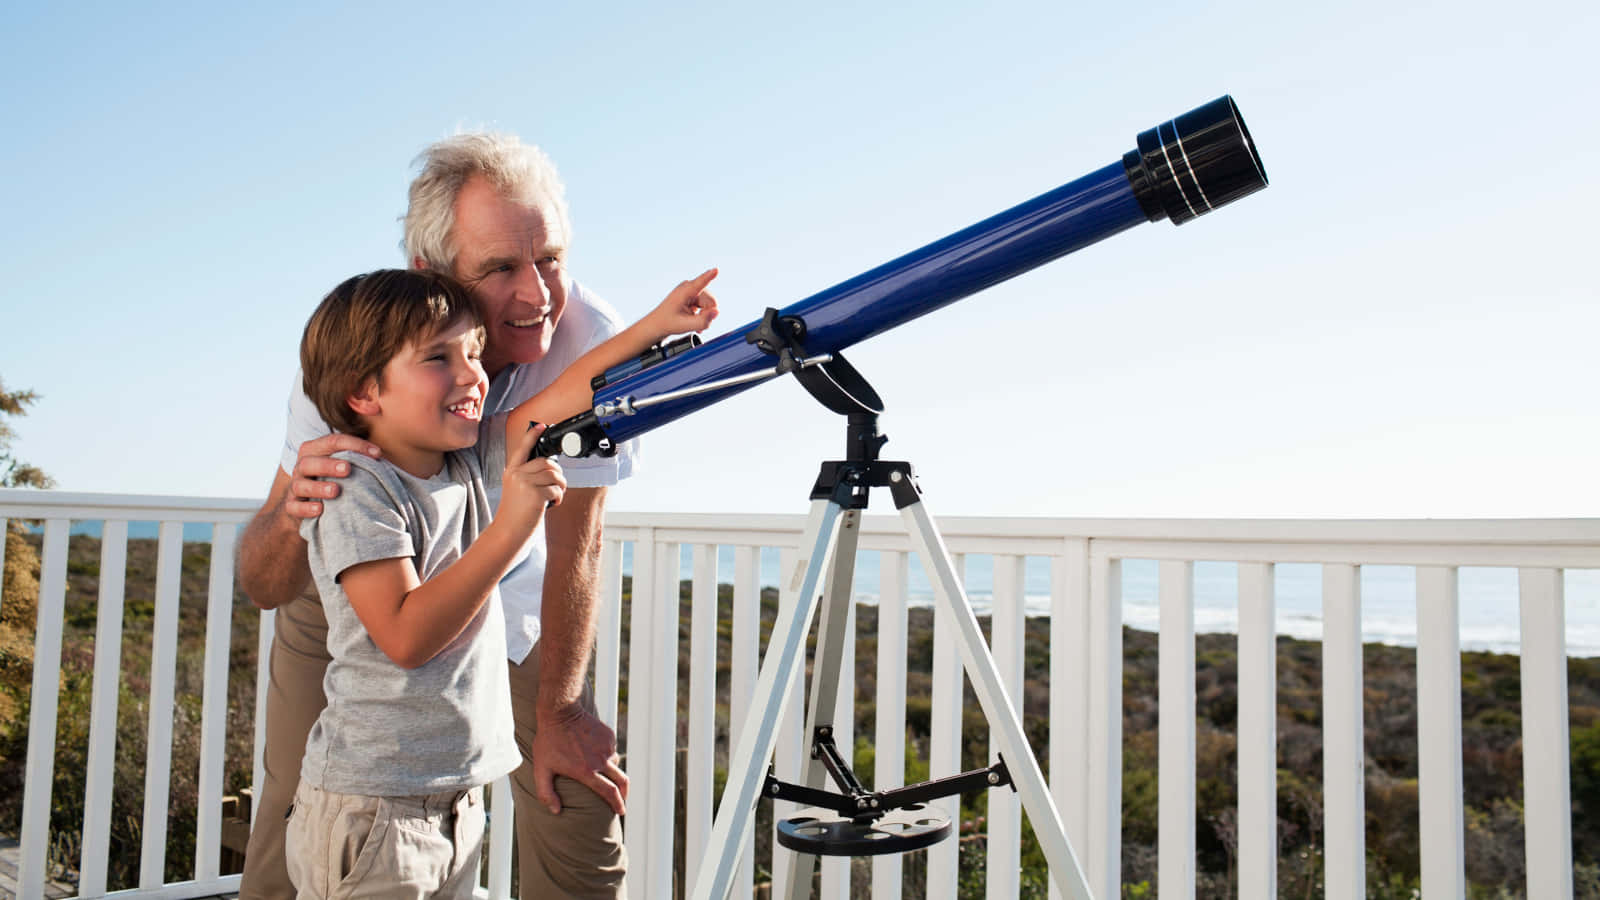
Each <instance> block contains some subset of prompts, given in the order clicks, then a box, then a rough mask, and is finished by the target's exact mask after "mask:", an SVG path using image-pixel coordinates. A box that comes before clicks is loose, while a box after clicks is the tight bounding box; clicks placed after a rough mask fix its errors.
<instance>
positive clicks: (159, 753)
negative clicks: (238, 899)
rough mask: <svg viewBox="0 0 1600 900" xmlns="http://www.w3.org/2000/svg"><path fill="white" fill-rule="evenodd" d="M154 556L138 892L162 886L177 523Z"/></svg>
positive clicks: (165, 528) (164, 529)
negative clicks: (147, 714)
mask: <svg viewBox="0 0 1600 900" xmlns="http://www.w3.org/2000/svg"><path fill="white" fill-rule="evenodd" d="M160 533H161V539H160V544H159V546H158V549H157V551H156V608H155V619H154V621H153V623H152V626H153V628H154V631H155V634H154V636H153V637H152V640H151V650H150V720H149V727H148V728H147V729H146V731H145V770H144V846H143V848H142V850H141V853H140V855H139V889H140V890H152V889H154V888H158V887H160V886H161V885H162V884H163V883H165V881H166V876H165V869H166V861H167V803H168V801H169V796H168V792H169V791H170V789H171V781H172V728H173V693H174V691H175V689H176V687H177V677H178V588H179V579H180V576H181V575H182V563H183V523H182V522H162V523H161V532H160Z"/></svg>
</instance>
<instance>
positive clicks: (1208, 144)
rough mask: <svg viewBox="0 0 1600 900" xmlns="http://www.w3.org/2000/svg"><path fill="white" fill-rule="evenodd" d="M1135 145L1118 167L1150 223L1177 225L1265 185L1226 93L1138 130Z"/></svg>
mask: <svg viewBox="0 0 1600 900" xmlns="http://www.w3.org/2000/svg"><path fill="white" fill-rule="evenodd" d="M1138 144H1139V146H1138V149H1136V150H1129V151H1128V152H1127V153H1126V154H1124V155H1123V157H1122V166H1123V168H1124V169H1125V170H1126V171H1127V174H1128V183H1129V184H1130V185H1131V186H1132V187H1133V195H1134V198H1135V199H1137V200H1138V201H1139V208H1140V209H1141V210H1143V211H1144V214H1145V216H1146V217H1148V218H1149V220H1150V221H1152V222H1159V221H1160V220H1162V219H1171V220H1172V224H1174V225H1182V224H1183V223H1184V222H1187V221H1189V220H1190V219H1193V218H1196V217H1198V216H1203V215H1205V214H1206V213H1208V212H1210V211H1212V210H1214V209H1217V208H1218V207H1221V206H1226V205H1227V204H1229V203H1232V202H1233V201H1235V200H1237V199H1239V198H1240V197H1243V196H1245V195H1247V194H1252V193H1255V192H1256V191H1259V190H1261V189H1262V188H1264V187H1266V186H1267V172H1266V169H1264V168H1262V165H1261V156H1260V155H1259V154H1257V153H1256V145H1255V142H1254V141H1253V140H1251V139H1250V131H1249V129H1247V128H1245V125H1244V117H1243V116H1241V115H1239V107H1238V106H1236V105H1235V104H1234V102H1233V98H1232V97H1231V96H1228V95H1226V94H1224V95H1223V96H1221V97H1218V98H1217V99H1215V100H1213V101H1211V102H1210V103H1207V104H1206V105H1204V106H1200V107H1196V108H1195V109H1191V110H1189V111H1188V112H1186V113H1184V114H1182V115H1180V116H1178V117H1176V118H1173V119H1169V120H1167V121H1165V122H1162V123H1161V124H1160V125H1157V126H1156V127H1154V128H1151V129H1150V130H1148V131H1145V132H1142V133H1141V134H1140V135H1139V139H1138Z"/></svg>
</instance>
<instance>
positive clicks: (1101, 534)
mask: <svg viewBox="0 0 1600 900" xmlns="http://www.w3.org/2000/svg"><path fill="white" fill-rule="evenodd" d="M804 523H805V518H804V516H802V515H768V514H715V513H636V512H607V514H606V527H607V528H608V529H610V530H611V531H612V532H613V534H615V533H616V532H617V531H621V530H628V529H642V528H652V529H655V530H656V531H657V532H658V535H657V537H658V538H661V539H666V540H673V539H689V538H675V537H674V535H673V533H674V532H682V533H685V534H688V535H700V536H707V537H709V536H711V535H713V534H723V533H725V534H727V535H728V536H729V538H728V542H729V543H749V542H751V534H752V533H756V534H771V535H775V536H783V535H797V534H798V533H799V532H800V529H801V528H802V527H803V525H804ZM939 528H940V530H941V531H942V532H943V533H944V536H945V537H946V538H947V539H954V538H965V537H985V538H1033V539H1039V538H1043V539H1051V540H1056V539H1060V540H1068V539H1077V540H1108V539H1112V540H1146V541H1147V540H1163V541H1194V542H1204V543H1208V544H1217V543H1249V544H1264V543H1265V544H1375V543H1381V544H1390V545H1392V544H1427V545H1439V544H1458V545H1484V546H1496V545H1513V546H1521V545H1529V544H1540V545H1546V546H1549V545H1556V546H1566V547H1592V548H1597V549H1600V519H1090V518H1084V519H1075V518H1054V517H1021V516H1018V517H1006V518H1000V517H992V516H952V517H940V518H939ZM903 531H904V526H903V525H902V524H901V523H900V521H899V520H898V519H897V518H894V517H891V516H865V517H863V519H862V524H861V532H862V535H863V536H864V537H866V536H873V535H893V534H899V533H902V532H903ZM659 532H665V534H660V533H659Z"/></svg>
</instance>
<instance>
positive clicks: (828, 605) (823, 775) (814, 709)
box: [782, 509, 861, 900]
mask: <svg viewBox="0 0 1600 900" xmlns="http://www.w3.org/2000/svg"><path fill="white" fill-rule="evenodd" d="M860 524H861V513H860V511H859V510H854V509H851V510H846V511H845V513H844V517H843V519H842V520H841V521H840V522H839V530H838V535H837V538H836V539H835V546H834V552H833V561H832V565H830V566H829V567H828V582H827V588H826V589H825V591H824V592H823V599H822V619H821V621H820V622H819V623H818V624H817V650H816V655H815V656H814V657H813V660H812V666H811V698H810V701H809V702H808V703H807V706H806V709H807V713H806V730H805V737H804V740H805V741H806V742H807V747H809V746H810V741H811V740H812V736H813V735H815V734H816V733H817V729H818V728H830V729H831V728H834V725H835V722H834V718H835V714H836V713H837V712H838V710H839V682H840V680H841V679H843V678H844V677H845V673H844V672H843V671H842V670H843V667H844V666H843V663H844V657H845V649H846V647H847V643H848V642H850V641H853V640H854V639H855V635H853V634H850V633H849V632H848V628H847V626H848V625H849V624H850V623H851V622H852V621H853V620H852V619H851V617H850V608H851V607H852V606H853V605H854V604H855V598H854V596H853V594H852V592H851V587H852V586H853V582H854V581H855V570H856V545H857V544H858V543H859V537H860V531H859V528H860ZM852 699H853V698H852ZM853 706H854V704H847V707H846V708H851V709H853ZM839 750H840V752H841V753H844V754H845V755H846V757H845V758H846V759H849V754H850V751H851V747H850V746H849V743H848V742H841V743H840V745H839ZM827 780H828V771H827V768H826V767H825V766H823V764H822V761H821V760H819V759H816V758H815V757H813V758H812V759H811V761H810V762H809V763H808V764H807V765H806V772H805V777H804V780H803V781H802V782H801V783H802V784H804V785H805V786H806V787H813V788H821V787H824V786H825V784H826V782H827ZM817 861H818V860H817V857H816V856H814V855H812V854H809V853H796V854H795V859H794V863H793V864H792V865H791V866H790V867H789V877H788V879H787V881H788V885H787V887H786V888H785V890H784V893H783V894H782V896H783V897H785V898H788V900H795V898H799V897H809V896H810V895H811V876H812V871H813V869H814V867H815V864H816V863H817ZM835 864H836V865H842V866H844V868H845V878H846V879H848V878H849V860H848V859H847V858H841V859H840V860H836V861H835ZM823 866H824V874H823V877H824V879H826V878H827V877H828V872H827V869H828V868H829V864H828V863H826V862H824V863H823ZM849 890H850V889H849V882H848V880H847V881H846V883H845V893H846V894H848V893H849ZM822 893H823V894H824V895H825V896H832V895H833V893H834V892H830V891H829V890H828V888H827V886H826V885H824V887H823V891H822Z"/></svg>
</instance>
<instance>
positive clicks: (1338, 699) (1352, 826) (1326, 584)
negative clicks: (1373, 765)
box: [1322, 564, 1367, 900]
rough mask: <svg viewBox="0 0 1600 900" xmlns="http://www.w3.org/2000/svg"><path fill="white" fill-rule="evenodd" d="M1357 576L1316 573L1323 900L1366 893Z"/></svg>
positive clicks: (1347, 570)
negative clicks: (1318, 584) (1318, 585)
mask: <svg viewBox="0 0 1600 900" xmlns="http://www.w3.org/2000/svg"><path fill="white" fill-rule="evenodd" d="M1359 571H1360V570H1358V569H1357V568H1356V567H1355V566H1351V565H1337V564H1329V565H1325V566H1323V567H1322V748H1323V750H1322V803H1323V823H1324V824H1323V847H1324V849H1323V872H1324V875H1325V881H1326V894H1327V897H1328V898H1329V900H1361V898H1362V897H1365V896H1366V895H1367V841H1366V835H1367V825H1366V747H1365V741H1364V737H1365V730H1364V726H1363V724H1362V696H1363V692H1362V675H1361V654H1362V651H1361V579H1360V577H1359Z"/></svg>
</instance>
